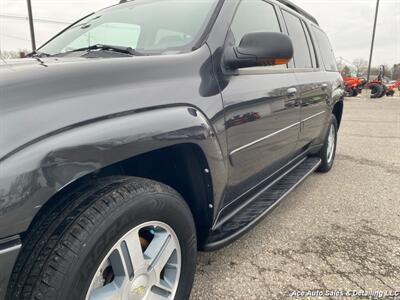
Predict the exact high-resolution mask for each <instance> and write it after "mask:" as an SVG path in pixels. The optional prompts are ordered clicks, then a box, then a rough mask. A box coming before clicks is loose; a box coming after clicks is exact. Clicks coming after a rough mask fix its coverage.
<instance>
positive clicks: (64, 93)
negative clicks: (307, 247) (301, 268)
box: [0, 0, 343, 300]
mask: <svg viewBox="0 0 400 300" xmlns="http://www.w3.org/2000/svg"><path fill="white" fill-rule="evenodd" d="M0 89H1V98H0V122H1V128H0V129H1V130H0V299H1V300H2V299H7V300H27V299H35V300H41V299H43V300H66V299H71V300H75V299H78V300H99V299H103V300H104V299H130V300H134V299H135V300H137V299H150V300H152V299H188V298H189V295H190V291H191V288H192V283H193V278H194V273H195V268H196V253H197V251H198V250H199V249H200V250H213V249H217V248H220V247H222V246H224V245H226V244H228V243H229V242H231V241H232V240H234V239H236V238H237V237H238V236H240V235H241V234H243V233H245V232H246V231H247V230H249V229H250V228H251V227H252V226H253V225H254V224H256V223H257V222H258V221H259V220H260V219H261V218H262V217H264V216H265V215H266V214H267V213H268V212H269V211H271V209H272V208H274V207H275V206H276V205H277V204H278V203H279V202H280V200H282V199H283V198H284V197H285V196H286V195H287V194H288V193H289V192H290V191H292V190H293V189H294V188H295V187H296V186H297V185H298V184H299V183H300V182H301V181H302V180H303V179H305V178H306V177H307V176H308V175H309V174H311V173H312V172H313V171H314V170H318V171H320V172H327V171H329V170H330V169H331V167H332V164H333V161H334V158H335V150H336V141H337V131H338V128H339V125H340V121H341V117H342V111H343V101H342V99H343V87H342V81H341V77H340V75H339V74H338V72H337V69H336V64H335V58H334V54H333V51H332V48H331V46H330V43H329V41H328V38H327V36H326V35H325V33H324V32H323V31H322V30H321V29H320V28H319V26H318V23H317V21H316V20H315V19H314V18H313V17H312V16H310V15H309V14H308V13H306V12H305V11H303V10H302V9H301V8H299V7H297V6H295V5H293V4H292V3H290V2H289V1H286V0H279V1H278V0H265V1H264V0H241V1H240V0H225V1H224V0H135V1H128V2H126V1H125V2H124V3H120V4H118V5H115V6H112V7H109V8H106V9H104V10H101V11H99V12H96V13H93V14H91V15H89V16H86V17H85V18H83V19H81V20H79V21H78V22H76V23H75V24H73V25H71V26H70V27H68V28H67V29H65V30H64V31H62V32H61V33H60V34H58V35H57V36H55V37H54V38H53V39H51V40H50V41H49V42H47V43H46V44H45V45H44V46H42V47H41V48H40V49H39V50H38V51H35V52H34V53H32V54H30V57H29V58H25V59H20V60H11V61H7V62H4V63H2V64H1V65H0Z"/></svg>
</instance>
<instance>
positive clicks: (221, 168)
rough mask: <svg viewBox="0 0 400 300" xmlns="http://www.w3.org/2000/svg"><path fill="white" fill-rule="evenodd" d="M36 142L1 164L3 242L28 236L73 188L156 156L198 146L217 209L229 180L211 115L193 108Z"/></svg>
mask: <svg viewBox="0 0 400 300" xmlns="http://www.w3.org/2000/svg"><path fill="white" fill-rule="evenodd" d="M35 141H36V142H35V143H30V144H28V145H27V146H26V147H24V148H22V149H19V150H18V151H17V152H15V153H13V154H12V155H11V156H8V157H7V158H6V159H5V160H3V161H1V162H0V237H4V236H10V235H13V234H19V233H21V232H24V231H26V230H27V228H28V227H29V225H30V223H31V221H32V220H33V218H34V216H35V215H36V213H37V212H38V211H39V209H40V208H41V207H42V206H43V205H44V204H45V203H46V202H47V201H48V200H49V199H50V198H51V197H52V196H54V195H55V194H56V193H57V192H59V191H61V190H62V189H64V188H65V187H66V186H68V185H69V184H70V183H72V182H74V181H76V180H78V179H79V178H82V177H83V176H85V175H88V174H91V173H93V172H96V171H97V170H100V169H102V168H104V167H107V166H110V165H112V164H114V163H117V162H120V161H123V160H125V159H128V158H131V157H134V156H137V155H140V154H143V153H146V152H149V151H152V150H157V149H162V148H165V147H168V146H172V145H177V144H182V143H186V144H187V143H193V144H196V145H198V146H199V147H200V148H201V150H202V151H203V153H204V155H205V157H206V159H207V163H208V166H209V169H210V174H211V178H212V184H213V197H214V207H217V206H218V205H219V200H220V199H221V198H222V195H223V189H224V187H225V184H226V180H227V171H226V160H225V159H224V154H223V151H222V149H221V146H220V144H219V141H218V139H217V135H216V133H215V131H214V129H213V127H212V126H211V125H210V122H209V121H208V119H207V118H206V117H205V115H204V114H203V113H202V112H201V111H200V110H198V109H197V108H193V107H190V106H184V105H182V106H174V107H164V108H154V109H150V110H143V111H136V112H127V113H123V114H117V115H113V116H108V117H106V118H102V119H101V120H94V121H93V122H85V124H82V125H77V126H69V127H68V128H65V129H64V130H58V131H57V132H55V133H54V134H49V135H46V137H44V138H42V139H37V140H35ZM217 202H218V203H217ZM10 224H13V226H11V227H12V228H11V232H10ZM5 228H7V231H6V230H5Z"/></svg>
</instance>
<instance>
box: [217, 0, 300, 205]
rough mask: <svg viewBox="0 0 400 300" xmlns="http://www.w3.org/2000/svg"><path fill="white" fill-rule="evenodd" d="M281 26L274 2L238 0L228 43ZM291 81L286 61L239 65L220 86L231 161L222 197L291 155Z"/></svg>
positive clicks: (296, 113) (295, 116)
mask: <svg viewBox="0 0 400 300" xmlns="http://www.w3.org/2000/svg"><path fill="white" fill-rule="evenodd" d="M281 26H282V25H281V24H280V22H279V21H278V16H277V10H276V8H275V6H274V5H272V4H271V3H269V2H267V1H263V0H244V1H241V2H240V4H239V6H238V9H237V12H236V15H235V17H234V19H233V21H232V25H231V29H230V32H229V34H228V37H227V38H228V42H229V43H230V45H232V44H234V45H236V46H237V45H239V43H240V40H241V39H242V37H243V36H244V35H245V34H247V33H251V32H283V30H282V27H281ZM296 84H297V81H296V77H295V75H294V74H293V72H292V70H289V69H288V68H287V66H286V65H283V66H274V67H253V68H246V69H240V70H238V71H237V73H236V74H234V75H233V76H230V77H229V82H228V83H227V86H226V87H224V88H223V90H222V96H223V101H224V106H225V118H226V132H227V141H228V150H229V157H230V162H231V166H230V170H229V175H230V176H229V179H230V181H229V184H230V186H229V189H228V191H227V195H226V197H225V198H226V199H229V200H230V201H231V200H232V199H235V198H238V197H240V196H241V195H242V196H243V194H244V193H246V192H247V191H249V190H250V189H252V188H254V187H255V186H257V185H258V184H259V183H260V182H262V181H263V180H265V179H266V178H267V176H268V175H269V174H271V173H272V172H273V171H274V170H276V169H278V168H279V167H280V166H282V165H283V164H284V163H285V162H286V161H287V160H288V159H289V158H290V156H291V155H292V154H293V152H294V150H295V148H296V143H297V139H298V134H299V130H300V123H299V121H300V107H299V106H298V103H297V101H298V99H297V94H296ZM244 198H245V197H244ZM239 202H240V201H239Z"/></svg>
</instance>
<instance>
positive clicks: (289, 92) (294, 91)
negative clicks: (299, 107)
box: [286, 88, 297, 97]
mask: <svg viewBox="0 0 400 300" xmlns="http://www.w3.org/2000/svg"><path fill="white" fill-rule="evenodd" d="M286 94H287V95H288V96H289V97H294V96H296V94H297V89H296V88H289V89H287V91H286Z"/></svg>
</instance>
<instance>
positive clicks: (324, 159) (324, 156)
mask: <svg viewBox="0 0 400 300" xmlns="http://www.w3.org/2000/svg"><path fill="white" fill-rule="evenodd" d="M332 126H333V128H334V135H335V136H334V147H333V154H332V157H331V159H329V157H328V146H329V143H328V138H329V133H330V129H331V127H332ZM337 131H338V125H337V120H336V117H335V116H334V115H331V120H330V123H329V126H328V131H327V133H326V137H325V142H324V145H323V147H322V148H321V150H320V151H319V153H318V157H320V158H321V164H320V165H319V167H318V169H317V172H321V173H326V172H329V171H330V170H331V169H332V166H333V163H334V161H335V156H336V145H337Z"/></svg>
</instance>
